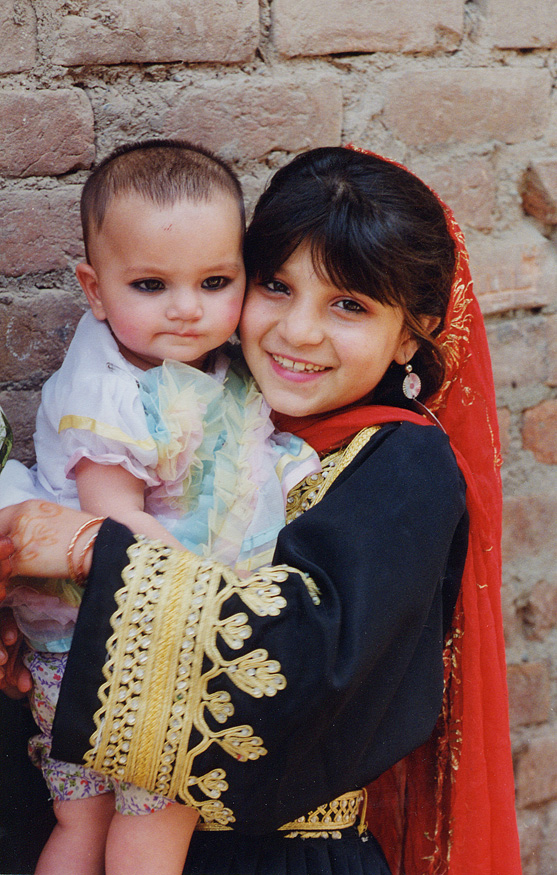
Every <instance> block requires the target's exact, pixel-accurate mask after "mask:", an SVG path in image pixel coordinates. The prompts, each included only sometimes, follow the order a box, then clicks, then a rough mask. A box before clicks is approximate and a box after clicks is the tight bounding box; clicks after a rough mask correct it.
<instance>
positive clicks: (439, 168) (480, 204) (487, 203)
mask: <svg viewBox="0 0 557 875" xmlns="http://www.w3.org/2000/svg"><path fill="white" fill-rule="evenodd" d="M410 169H411V170H412V171H414V172H415V173H416V174H417V175H418V176H419V177H420V178H421V179H423V180H424V182H427V184H428V185H429V186H431V188H432V189H433V190H434V191H436V192H437V194H438V195H439V197H440V198H442V199H443V200H444V201H445V203H447V204H449V206H450V207H451V209H452V211H453V212H454V214H455V217H456V219H457V221H458V222H459V223H460V224H461V225H469V226H470V227H472V228H479V229H484V230H485V229H488V228H491V227H492V225H493V211H494V208H495V192H496V184H495V174H494V172H493V167H492V165H491V162H490V161H489V160H488V159H486V158H475V159H474V160H473V161H463V162H460V161H459V162H453V163H452V164H440V165H439V164H436V165H434V166H433V167H431V166H428V163H427V162H424V161H423V159H422V160H421V161H420V160H419V159H418V161H414V162H413V163H412V165H411V168H410Z"/></svg>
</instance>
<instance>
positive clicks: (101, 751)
mask: <svg viewBox="0 0 557 875" xmlns="http://www.w3.org/2000/svg"><path fill="white" fill-rule="evenodd" d="M378 429H379V426H373V427H370V428H367V429H364V430H363V431H362V432H360V433H359V434H358V435H356V437H355V438H354V439H353V441H352V442H351V443H350V445H349V446H348V447H347V448H346V449H345V450H342V451H339V452H338V453H335V454H333V456H331V457H329V459H327V460H326V461H325V463H324V473H323V475H322V476H321V479H320V481H319V483H318V488H317V489H315V482H314V481H312V478H311V477H310V478H308V481H311V484H312V486H313V490H314V492H315V494H314V495H312V496H311V497H310V495H309V493H310V492H311V491H312V490H311V489H309V490H308V489H307V488H306V492H307V495H306V504H305V506H304V508H303V509H305V507H306V506H307V507H309V506H311V505H312V504H314V503H316V502H317V501H319V500H320V499H321V498H322V497H323V495H324V494H325V492H326V491H327V489H328V488H329V486H330V485H331V483H332V482H334V480H335V479H336V477H337V476H338V475H339V474H340V473H341V471H343V470H344V469H345V468H346V466H347V465H349V464H350V462H351V461H352V460H353V459H354V458H355V456H356V455H357V453H358V452H359V451H360V450H361V449H362V448H363V447H364V446H365V444H366V443H367V441H368V440H369V439H370V437H371V436H372V435H373V434H375V433H376V432H377V430H378ZM302 486H303V484H302ZM306 486H307V482H306ZM301 491H302V492H303V491H304V490H303V489H302V490H301ZM128 558H129V560H130V562H129V565H128V566H127V567H126V568H125V569H124V572H123V574H122V579H123V582H124V586H123V587H122V588H121V589H119V590H118V592H117V593H116V595H115V599H116V603H117V610H116V612H115V613H114V615H113V616H112V618H111V622H112V627H113V629H114V634H113V635H112V636H111V637H110V638H109V640H108V642H107V661H106V663H105V666H104V669H103V672H104V676H105V678H106V682H105V683H104V684H103V686H102V687H101V689H100V691H99V698H100V701H101V707H100V708H99V709H98V711H97V712H96V714H95V725H96V727H97V728H96V730H95V732H94V734H93V736H92V738H91V744H92V749H91V750H89V751H88V753H87V754H86V756H85V763H86V765H88V766H90V767H91V768H93V769H96V770H98V771H101V772H103V773H104V774H106V775H109V776H113V777H115V778H117V779H118V780H120V781H130V782H132V783H134V784H138V785H139V786H142V787H145V788H146V789H148V790H151V791H153V792H157V793H160V794H162V795H164V796H167V797H169V798H171V799H174V798H177V797H179V798H180V799H181V800H182V801H184V802H185V803H186V804H188V805H191V806H193V807H195V808H197V809H198V810H199V812H200V815H201V817H202V818H203V820H204V821H205V822H206V823H210V824H215V825H216V827H217V828H226V827H227V826H228V825H229V824H230V823H233V822H234V820H235V818H234V813H233V812H232V811H231V809H230V808H227V807H226V806H225V805H224V803H223V802H222V800H221V799H220V796H221V794H222V793H223V792H225V791H226V790H227V789H228V783H227V775H226V771H225V770H224V769H222V768H216V769H213V770H212V771H211V772H209V773H208V774H204V775H195V774H194V769H195V760H196V758H197V757H199V756H200V754H202V753H203V752H204V751H205V750H207V748H209V747H210V746H211V745H213V744H216V745H218V746H220V747H221V748H222V750H224V751H225V752H226V753H227V754H228V755H230V756H232V757H234V759H236V760H239V761H243V762H245V761H247V760H255V759H258V758H259V757H261V756H264V755H265V754H266V750H265V747H264V742H263V739H261V738H259V737H258V736H256V735H254V733H253V729H252V727H251V726H249V725H237V726H226V727H224V724H226V723H228V721H229V719H230V718H231V717H232V716H233V714H234V704H233V701H232V697H231V695H230V693H229V692H228V691H225V690H218V689H217V690H215V683H214V681H215V679H216V678H218V677H219V676H221V675H225V676H226V677H227V678H228V679H229V680H230V681H231V682H232V683H233V684H234V686H235V687H236V688H237V689H239V690H242V691H243V692H244V693H246V694H247V695H250V696H252V697H254V698H261V697H263V696H274V695H276V694H277V692H279V691H280V690H283V689H284V688H285V687H286V679H285V678H284V676H283V675H282V674H281V673H280V669H281V666H280V663H279V662H278V661H277V660H274V659H270V658H269V654H268V653H267V651H266V650H264V649H263V648H258V649H256V650H252V651H248V652H246V651H245V650H244V648H245V645H246V642H247V640H248V639H249V638H250V637H251V634H252V629H251V627H250V625H249V617H248V614H247V613H245V612H244V611H237V612H236V613H235V614H232V615H227V614H226V612H225V611H224V610H223V609H224V607H225V605H226V604H227V603H228V602H229V600H230V599H231V598H232V597H236V598H239V599H240V600H241V602H242V603H243V604H244V605H245V606H246V608H247V609H248V610H250V611H251V612H252V613H253V614H255V615H256V616H259V617H265V616H278V615H279V614H280V612H281V611H282V610H283V608H284V607H285V606H286V600H285V599H284V597H283V596H282V594H281V588H280V584H281V583H283V582H284V581H286V580H287V578H288V575H289V574H290V573H294V574H297V575H298V576H300V577H301V578H302V581H303V582H304V584H305V586H306V587H307V589H308V592H309V594H310V596H311V598H312V600H313V601H314V602H315V603H316V604H319V592H318V588H317V586H316V584H315V582H314V581H313V580H312V578H311V577H310V576H309V575H307V574H304V573H303V572H300V571H299V570H298V569H296V568H290V567H289V566H286V565H282V566H273V567H267V568H261V569H260V570H259V571H258V572H256V573H255V574H252V575H251V576H250V577H248V578H245V579H240V578H238V577H237V575H236V574H235V573H234V572H233V571H231V570H230V569H228V568H226V567H225V566H223V565H220V563H214V562H211V561H210V560H208V559H202V558H200V557H198V556H196V555H194V554H192V553H189V552H188V551H184V552H176V551H173V550H169V549H168V548H167V547H165V546H164V545H163V544H159V543H153V542H150V541H148V540H147V539H145V538H142V537H141V536H139V537H137V538H136V543H135V544H134V545H132V546H131V547H130V548H129V550H128ZM121 628H124V629H125V630H126V635H125V636H123V635H118V634H117V633H118V630H119V629H121ZM219 639H222V641H224V642H225V644H226V645H227V646H228V647H229V648H230V649H231V650H238V651H241V652H240V653H239V655H238V656H237V658H235V659H226V658H225V657H224V656H223V655H222V653H221V652H220V650H219ZM209 687H210V689H209ZM207 715H211V717H212V719H213V720H214V721H215V723H217V724H219V725H222V726H223V727H224V728H223V729H221V730H217V729H213V728H212V727H211V726H210V725H209V723H208V722H207V720H206V716H207ZM345 796H346V797H351V798H352V797H353V798H354V799H356V797H357V799H358V805H359V801H360V791H355V793H354V794H345ZM339 800H340V801H339ZM339 800H334V801H333V802H332V803H330V805H329V806H321V808H320V809H318V810H317V811H316V812H311V813H310V814H308V815H307V816H306V817H305V818H301V819H300V820H299V821H296V822H295V825H294V826H295V829H296V830H299V828H300V826H301V825H302V824H305V826H304V831H311V830H313V829H314V826H313V824H314V823H321V822H323V823H327V825H328V826H327V828H329V829H333V830H336V829H339V828H343V827H342V826H338V824H340V823H342V824H343V825H352V823H353V822H355V821H354V820H352V809H351V807H350V806H353V805H355V802H353V801H352V802H351V803H350V805H348V802H346V801H342V800H345V797H344V796H343V797H339ZM331 806H332V807H331ZM356 807H357V806H356ZM348 809H350V813H348ZM331 812H332V818H333V825H332V826H329V821H328V820H327V818H328V817H329V816H331ZM337 818H338V819H337ZM345 819H346V820H347V822H346V823H345V822H344V821H345ZM348 819H349V821H350V822H349V823H348ZM310 824H311V825H310ZM316 828H317V827H316ZM285 829H291V827H290V825H286V827H285ZM318 829H320V830H324V829H326V828H325V827H324V826H322V827H318Z"/></svg>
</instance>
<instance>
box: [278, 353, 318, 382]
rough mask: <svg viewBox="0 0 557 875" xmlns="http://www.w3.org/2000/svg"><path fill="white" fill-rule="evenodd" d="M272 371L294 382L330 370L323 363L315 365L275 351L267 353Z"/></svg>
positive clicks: (306, 379)
mask: <svg viewBox="0 0 557 875" xmlns="http://www.w3.org/2000/svg"><path fill="white" fill-rule="evenodd" d="M268 355H269V359H270V362H271V367H272V369H273V371H274V372H275V373H276V374H278V375H279V376H281V377H283V379H286V380H292V381H293V382H296V383H305V382H307V381H308V380H314V379H316V378H317V377H319V376H320V375H321V374H323V373H325V372H326V371H328V370H330V368H326V367H324V366H323V365H315V364H312V363H311V362H304V361H301V360H300V359H291V358H288V357H287V356H282V355H278V354H276V353H268Z"/></svg>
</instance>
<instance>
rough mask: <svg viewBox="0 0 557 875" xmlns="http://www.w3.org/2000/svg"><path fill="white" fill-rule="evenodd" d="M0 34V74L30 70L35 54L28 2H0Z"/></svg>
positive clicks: (35, 37) (19, 0)
mask: <svg viewBox="0 0 557 875" xmlns="http://www.w3.org/2000/svg"><path fill="white" fill-rule="evenodd" d="M0 34H1V39H0V73H18V72H20V71H22V70H30V69H31V67H32V66H33V65H34V63H35V58H36V53H37V52H36V50H37V33H36V22H35V15H34V12H33V5H32V3H31V2H30V0H2V3H1V5H0Z"/></svg>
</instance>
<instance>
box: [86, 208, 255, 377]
mask: <svg viewBox="0 0 557 875" xmlns="http://www.w3.org/2000/svg"><path fill="white" fill-rule="evenodd" d="M77 275H78V279H79V281H80V283H81V285H82V287H83V290H84V291H85V294H86V295H87V299H88V301H89V304H90V306H91V309H92V311H93V313H94V315H95V316H96V317H97V319H100V320H106V321H107V322H108V324H109V325H110V328H111V329H112V332H113V334H114V336H115V338H116V340H117V342H118V345H119V347H120V351H121V352H122V354H123V355H124V356H125V358H126V359H128V361H130V362H132V364H134V365H137V366H138V367H140V368H142V369H143V370H148V369H149V368H151V367H154V366H156V365H160V364H161V363H162V362H163V361H164V359H174V360H177V361H181V362H187V363H188V364H190V365H193V366H194V367H202V366H203V364H204V362H205V360H206V358H207V355H208V353H209V352H210V351H211V350H213V349H216V348H217V347H218V346H220V345H221V344H222V343H224V342H225V341H226V340H227V338H228V337H229V336H230V335H231V334H232V333H233V331H234V329H235V328H236V326H237V324H238V320H239V318H240V311H241V308H242V302H243V298H244V292H245V272H244V263H243V258H242V219H241V216H240V211H239V208H238V204H237V203H236V201H235V200H234V198H233V197H232V196H231V195H228V194H225V193H224V192H223V193H221V192H218V193H215V195H214V196H213V197H211V199H210V200H208V201H199V202H197V201H192V200H186V199H184V200H180V201H177V202H176V203H174V204H173V205H172V206H164V207H160V206H157V204H155V203H153V202H152V201H150V200H145V199H144V198H142V197H141V196H139V195H136V194H130V195H126V196H118V197H116V198H114V200H113V201H112V202H111V203H110V204H109V206H108V209H107V212H106V215H105V219H104V222H103V224H102V227H101V229H100V231H98V232H97V233H93V234H92V235H91V245H90V264H87V265H86V264H83V265H79V266H78V269H77Z"/></svg>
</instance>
